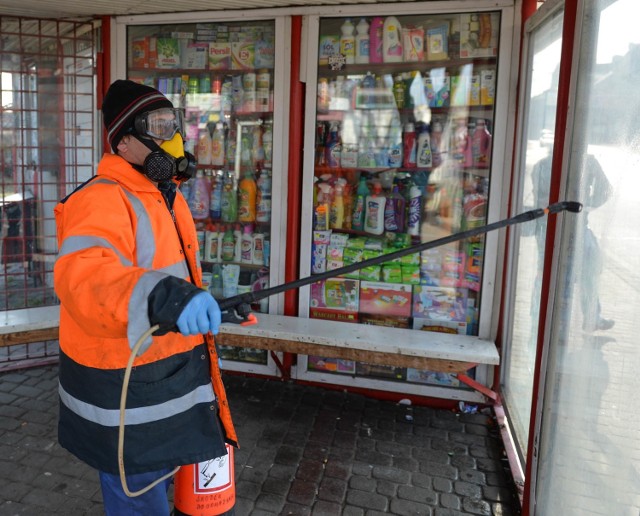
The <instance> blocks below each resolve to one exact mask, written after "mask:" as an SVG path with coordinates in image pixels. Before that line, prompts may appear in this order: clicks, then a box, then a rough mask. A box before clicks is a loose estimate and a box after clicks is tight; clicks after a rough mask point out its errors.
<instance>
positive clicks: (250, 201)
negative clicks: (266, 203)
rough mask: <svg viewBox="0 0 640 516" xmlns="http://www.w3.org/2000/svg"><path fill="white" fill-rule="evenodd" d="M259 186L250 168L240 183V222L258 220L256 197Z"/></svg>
mask: <svg viewBox="0 0 640 516" xmlns="http://www.w3.org/2000/svg"><path fill="white" fill-rule="evenodd" d="M257 191H258V187H257V186H256V180H255V178H254V177H253V173H252V172H251V170H250V169H248V170H247V171H246V172H245V175H244V177H243V178H242V180H241V181H240V183H239V184H238V220H239V221H240V222H255V221H256V197H257Z"/></svg>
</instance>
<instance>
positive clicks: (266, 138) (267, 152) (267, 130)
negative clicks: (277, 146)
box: [262, 124, 273, 168]
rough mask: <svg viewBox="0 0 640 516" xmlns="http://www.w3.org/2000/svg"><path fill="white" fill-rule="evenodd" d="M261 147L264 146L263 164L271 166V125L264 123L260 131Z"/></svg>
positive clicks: (267, 166)
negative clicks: (261, 131) (262, 129)
mask: <svg viewBox="0 0 640 516" xmlns="http://www.w3.org/2000/svg"><path fill="white" fill-rule="evenodd" d="M262 147H263V148H264V166H265V167H266V168H271V165H272V164H273V125H272V124H265V126H264V132H263V133H262Z"/></svg>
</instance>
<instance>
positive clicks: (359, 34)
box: [356, 18, 369, 64]
mask: <svg viewBox="0 0 640 516" xmlns="http://www.w3.org/2000/svg"><path fill="white" fill-rule="evenodd" d="M368 62H369V24H368V23H367V20H365V19H364V18H361V19H360V21H359V22H358V25H356V63H359V64H367V63H368Z"/></svg>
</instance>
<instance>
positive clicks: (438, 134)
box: [431, 122, 443, 168]
mask: <svg viewBox="0 0 640 516" xmlns="http://www.w3.org/2000/svg"><path fill="white" fill-rule="evenodd" d="M442 152H443V149H442V123H441V122H434V123H433V125H432V126H431V160H432V162H433V167H434V168H435V167H439V166H440V165H441V164H442Z"/></svg>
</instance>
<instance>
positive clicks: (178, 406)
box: [58, 383, 216, 427]
mask: <svg viewBox="0 0 640 516" xmlns="http://www.w3.org/2000/svg"><path fill="white" fill-rule="evenodd" d="M58 393H59V394H60V400H61V401H62V403H64V405H65V406H66V407H67V408H68V409H69V410H70V411H71V412H73V413H75V414H77V415H78V416H80V417H82V418H84V419H86V420H87V421H91V422H92V423H96V424H98V425H102V426H110V427H117V426H119V424H120V410H119V409H105V408H101V407H96V406H95V405H91V404H89V403H87V402H85V401H82V400H79V399H78V398H75V397H74V396H72V395H71V394H69V393H68V392H67V391H65V390H64V388H63V387H62V385H60V384H58ZM215 399H216V397H215V394H214V393H213V386H212V385H211V384H210V383H208V384H206V385H201V386H200V387H197V388H196V389H194V390H193V391H191V392H189V393H187V394H185V395H184V396H181V397H179V398H175V399H172V400H169V401H165V402H164V403H159V404H157V405H151V406H147V407H138V408H128V409H125V423H126V424H127V425H140V424H144V423H153V422H154V421H160V420H162V419H167V418H170V417H172V416H175V415H178V414H181V413H182V412H185V411H187V410H189V409H190V408H192V407H194V406H195V405H197V404H199V403H212V402H213V401H214V400H215Z"/></svg>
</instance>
